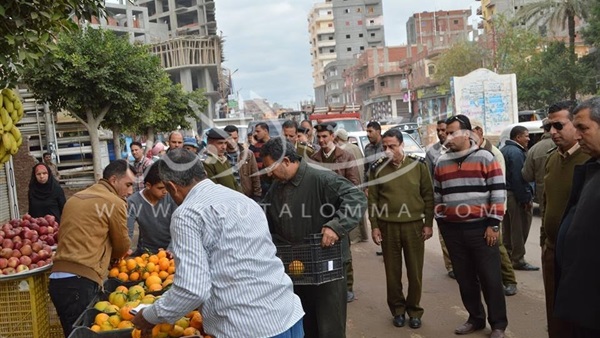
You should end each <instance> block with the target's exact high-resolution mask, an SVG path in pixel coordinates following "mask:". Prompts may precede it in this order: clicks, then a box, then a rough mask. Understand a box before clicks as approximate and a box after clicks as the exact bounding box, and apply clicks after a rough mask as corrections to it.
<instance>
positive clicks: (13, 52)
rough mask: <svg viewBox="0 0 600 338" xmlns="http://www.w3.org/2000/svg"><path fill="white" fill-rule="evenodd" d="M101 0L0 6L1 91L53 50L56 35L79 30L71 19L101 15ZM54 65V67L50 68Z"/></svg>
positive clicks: (21, 1) (19, 1)
mask: <svg viewBox="0 0 600 338" xmlns="http://www.w3.org/2000/svg"><path fill="white" fill-rule="evenodd" d="M103 4H104V1H101V0H53V1H39V0H35V1H32V0H11V1H3V2H2V4H0V36H1V37H2V38H1V39H0V51H1V52H0V88H4V87H11V88H12V87H14V86H15V85H16V84H17V82H18V80H19V77H20V75H21V74H22V71H23V69H24V67H35V66H36V65H37V62H38V61H39V59H40V58H41V57H42V56H44V55H46V54H48V53H51V52H52V51H54V50H55V48H56V45H55V44H54V43H53V40H54V39H55V38H56V36H57V34H59V33H61V32H65V31H74V30H76V29H78V27H77V24H75V22H74V21H73V20H72V19H71V18H72V17H73V16H75V17H78V18H83V19H87V20H90V19H91V17H92V16H96V17H101V16H103V15H104V6H103ZM46 66H50V65H46ZM51 66H57V65H51Z"/></svg>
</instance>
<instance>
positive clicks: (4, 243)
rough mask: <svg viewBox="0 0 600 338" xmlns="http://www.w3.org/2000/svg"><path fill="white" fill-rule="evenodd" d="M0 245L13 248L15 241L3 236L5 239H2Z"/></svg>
mask: <svg viewBox="0 0 600 338" xmlns="http://www.w3.org/2000/svg"><path fill="white" fill-rule="evenodd" d="M2 247H3V248H9V249H12V248H14V247H15V243H13V241H11V240H10V239H8V238H5V239H4V240H3V241H2Z"/></svg>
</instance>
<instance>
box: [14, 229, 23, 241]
mask: <svg viewBox="0 0 600 338" xmlns="http://www.w3.org/2000/svg"><path fill="white" fill-rule="evenodd" d="M19 233H20V232H16V231H15V234H19ZM12 240H13V242H22V241H23V239H22V238H21V236H19V235H16V236H15V237H13V239H12Z"/></svg>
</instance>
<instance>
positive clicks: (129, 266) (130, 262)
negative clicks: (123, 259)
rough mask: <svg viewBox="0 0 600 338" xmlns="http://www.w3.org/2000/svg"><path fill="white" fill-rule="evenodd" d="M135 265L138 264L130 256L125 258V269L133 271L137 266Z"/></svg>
mask: <svg viewBox="0 0 600 338" xmlns="http://www.w3.org/2000/svg"><path fill="white" fill-rule="evenodd" d="M137 266H138V264H137V262H136V261H135V259H133V258H130V259H128V260H127V270H129V271H133V270H135V268H137Z"/></svg>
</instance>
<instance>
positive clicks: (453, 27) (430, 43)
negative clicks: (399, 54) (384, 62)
mask: <svg viewBox="0 0 600 338" xmlns="http://www.w3.org/2000/svg"><path fill="white" fill-rule="evenodd" d="M470 16H471V10H470V9H460V10H451V11H435V12H421V13H415V14H413V15H412V16H411V17H410V18H409V19H408V21H407V22H406V35H407V36H406V37H407V42H408V44H409V45H421V46H425V47H427V48H429V49H435V48H440V47H441V48H447V47H448V46H451V45H452V44H454V43H455V42H457V41H465V40H467V39H468V37H469V33H471V32H472V31H473V29H472V27H471V26H470V25H469V17H470Z"/></svg>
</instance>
